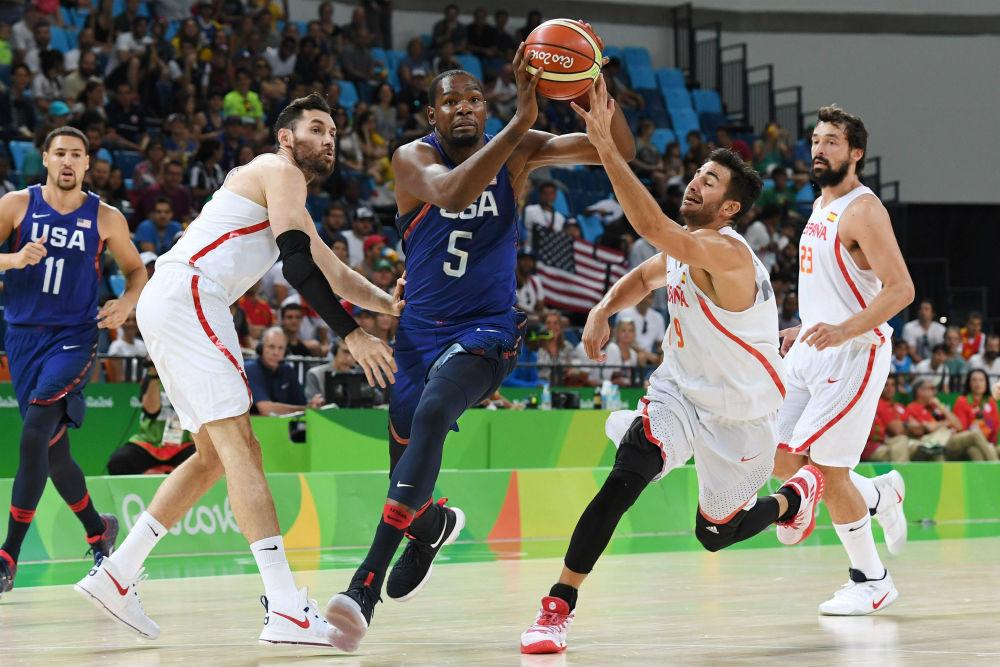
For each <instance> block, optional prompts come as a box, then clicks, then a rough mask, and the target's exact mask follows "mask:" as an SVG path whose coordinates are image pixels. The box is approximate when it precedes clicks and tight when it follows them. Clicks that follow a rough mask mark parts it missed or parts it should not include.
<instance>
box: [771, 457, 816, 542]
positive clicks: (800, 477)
mask: <svg viewBox="0 0 1000 667" xmlns="http://www.w3.org/2000/svg"><path fill="white" fill-rule="evenodd" d="M784 486H790V487H792V488H793V489H794V490H795V492H796V493H798V494H799V498H800V500H799V511H798V512H796V513H795V516H793V517H792V518H791V519H789V520H788V521H784V522H781V523H779V524H778V541H780V542H781V543H782V544H798V543H799V542H801V541H802V540H804V539H806V538H807V537H809V536H810V535H811V534H812V532H813V528H815V527H816V506H817V505H818V504H819V501H820V498H822V497H823V486H824V482H823V473H821V472H820V471H819V468H817V467H816V466H812V465H808V464H807V465H804V466H802V467H801V468H799V470H798V472H796V473H795V474H794V475H792V476H791V477H789V478H788V481H787V482H785V484H784Z"/></svg>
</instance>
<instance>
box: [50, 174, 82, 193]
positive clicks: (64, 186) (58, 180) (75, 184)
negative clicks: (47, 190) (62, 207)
mask: <svg viewBox="0 0 1000 667" xmlns="http://www.w3.org/2000/svg"><path fill="white" fill-rule="evenodd" d="M51 180H52V182H53V183H54V184H55V186H56V187H57V188H59V189H60V190H62V191H63V192H73V191H74V190H76V189H77V188H79V187H80V179H79V178H77V177H76V174H73V180H72V181H70V182H69V183H66V182H64V181H63V180H62V176H60V175H59V174H56V176H55V178H52V179H51Z"/></svg>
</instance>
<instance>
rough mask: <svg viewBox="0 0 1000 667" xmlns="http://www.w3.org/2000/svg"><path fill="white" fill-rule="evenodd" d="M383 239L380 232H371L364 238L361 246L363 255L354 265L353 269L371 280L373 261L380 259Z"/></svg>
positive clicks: (373, 268)
mask: <svg viewBox="0 0 1000 667" xmlns="http://www.w3.org/2000/svg"><path fill="white" fill-rule="evenodd" d="M385 241H386V238H385V237H384V236H382V235H381V234H372V235H371V236H368V237H367V238H365V242H364V245H363V246H362V247H363V249H364V257H363V258H362V260H361V263H360V264H357V265H356V266H355V267H354V270H355V271H357V272H358V273H360V274H361V275H363V276H364V277H365V278H368V279H369V280H371V276H372V274H373V273H374V272H375V263H376V262H378V261H379V260H380V259H382V251H383V250H384V249H385Z"/></svg>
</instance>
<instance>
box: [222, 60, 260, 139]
mask: <svg viewBox="0 0 1000 667" xmlns="http://www.w3.org/2000/svg"><path fill="white" fill-rule="evenodd" d="M252 82H253V77H252V75H251V74H250V71H249V70H245V69H241V70H239V71H237V72H236V85H235V86H234V87H233V89H232V90H230V91H229V92H228V93H226V96H225V97H224V98H223V99H222V115H223V116H236V117H238V118H239V119H240V120H242V121H243V122H244V123H254V124H258V125H260V124H263V122H264V106H263V105H262V104H261V103H260V96H259V95H257V93H255V92H254V91H252V90H250V84H251V83H252Z"/></svg>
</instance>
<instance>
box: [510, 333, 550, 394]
mask: <svg viewBox="0 0 1000 667" xmlns="http://www.w3.org/2000/svg"><path fill="white" fill-rule="evenodd" d="M551 338H552V334H551V333H550V332H549V331H547V330H546V329H545V327H543V326H542V325H541V324H538V323H531V324H528V326H527V328H526V330H525V333H524V345H522V346H521V351H520V353H519V354H518V357H517V366H516V367H515V368H514V371H513V372H512V373H511V374H510V375H508V376H507V378H506V379H505V380H504V381H503V386H505V387H537V386H539V385H540V384H541V380H539V378H538V368H537V367H536V366H535V364H537V363H538V347H539V346H540V345H541V344H542V343H543V342H544V341H547V340H549V339H551Z"/></svg>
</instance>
